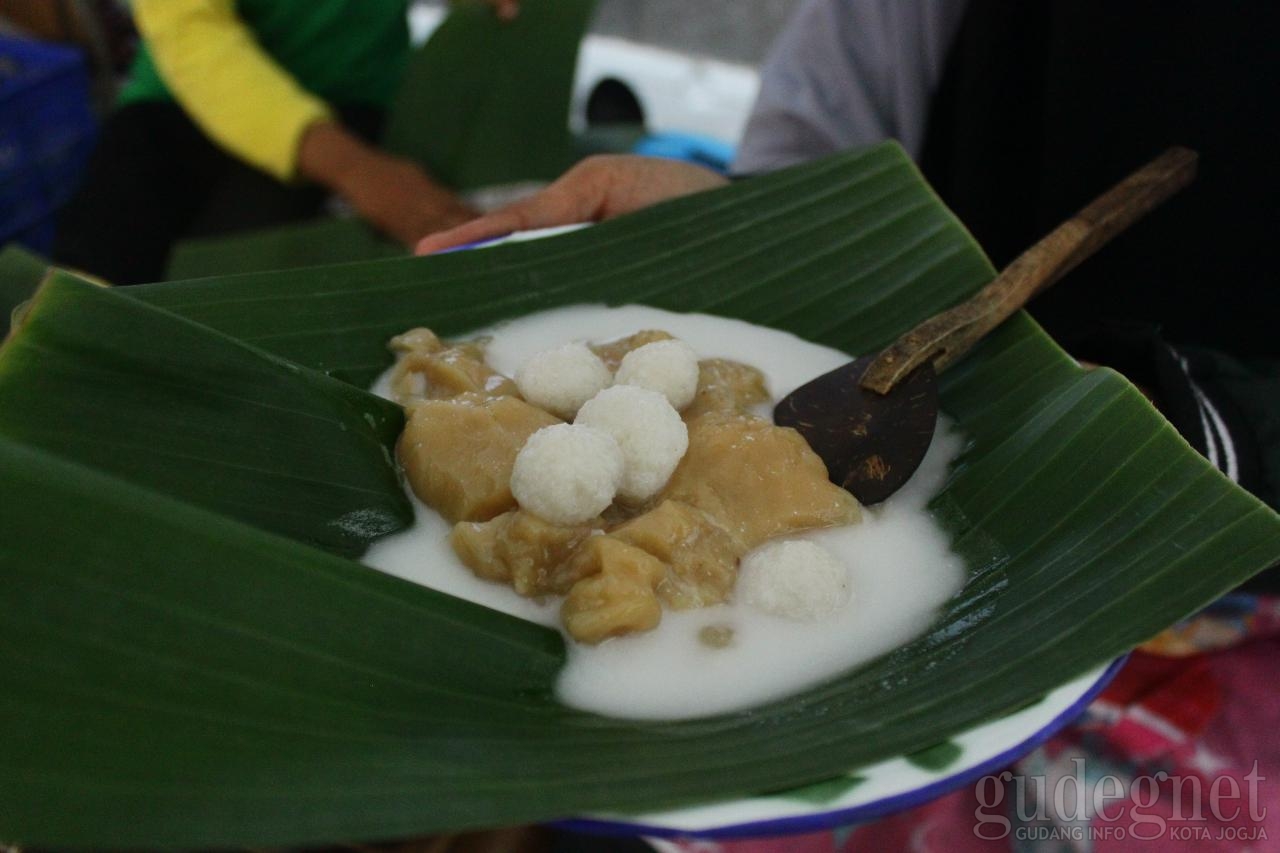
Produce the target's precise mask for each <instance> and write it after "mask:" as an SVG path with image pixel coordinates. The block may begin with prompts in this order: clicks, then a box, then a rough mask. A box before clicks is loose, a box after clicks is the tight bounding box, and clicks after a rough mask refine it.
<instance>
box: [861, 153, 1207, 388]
mask: <svg viewBox="0 0 1280 853" xmlns="http://www.w3.org/2000/svg"><path fill="white" fill-rule="evenodd" d="M1196 159H1197V157H1196V152H1194V151H1191V150H1190V149H1187V148H1170V149H1169V150H1168V151H1166V152H1164V153H1163V154H1161V155H1160V156H1159V157H1157V158H1156V159H1154V160H1152V161H1151V162H1150V163H1148V164H1147V165H1145V166H1143V167H1142V168H1141V169H1139V170H1138V171H1136V172H1134V173H1133V174H1132V175H1130V176H1129V177H1127V178H1125V179H1124V180H1123V181H1121V182H1120V183H1118V184H1116V185H1115V186H1114V187H1112V188H1111V189H1109V190H1107V191H1106V192H1105V193H1103V194H1102V195H1100V196H1099V197H1098V198H1096V199H1094V201H1093V202H1092V203H1090V204H1089V206H1088V207H1086V208H1084V209H1083V210H1081V211H1080V212H1079V213H1077V214H1076V215H1075V216H1073V217H1071V218H1070V219H1068V220H1067V221H1066V222H1064V223H1062V224H1061V225H1059V226H1058V227H1057V228H1055V229H1054V230H1053V231H1051V232H1050V233H1049V234H1048V235H1047V236H1046V237H1044V239H1042V240H1040V242H1038V243H1036V244H1035V245H1034V246H1032V247H1031V248H1030V249H1028V250H1027V251H1025V252H1023V253H1022V254H1021V255H1019V256H1018V257H1017V259H1016V260H1014V262H1013V263H1011V264H1009V266H1007V267H1006V268H1005V270H1004V272H1002V273H1000V275H998V276H996V278H995V280H994V281H992V282H991V283H990V284H988V285H987V286H986V287H984V288H982V290H980V291H978V292H977V293H976V294H975V295H974V296H973V297H972V298H970V299H968V300H967V301H965V302H961V303H960V304H959V305H956V306H955V307H954V308H950V309H948V310H947V311H944V312H943V313H941V314H938V315H935V316H934V317H931V318H930V319H928V320H925V321H924V322H923V323H921V324H920V325H918V326H916V327H915V328H914V329H912V330H911V331H909V332H907V333H906V334H904V335H903V336H902V337H900V338H898V339H897V340H896V341H894V342H893V343H892V344H890V345H889V346H888V347H886V348H885V349H884V350H883V351H882V352H881V353H880V355H879V356H878V357H877V358H876V360H875V361H873V362H872V363H871V365H870V366H868V368H867V371H866V373H864V374H863V375H862V380H861V384H862V387H863V388H867V389H869V390H872V391H876V392H878V393H880V394H887V393H889V391H891V390H892V389H893V388H894V386H896V385H897V384H898V383H899V382H901V381H902V380H903V379H904V378H905V377H906V376H908V375H909V374H910V373H911V372H912V371H914V370H915V369H916V368H917V367H920V366H921V365H922V364H924V363H925V362H927V361H932V362H933V366H934V369H935V370H937V371H938V372H942V371H943V370H945V369H946V368H947V367H948V366H950V365H951V364H953V363H954V362H955V361H956V360H957V359H959V358H960V356H962V355H964V354H965V353H966V352H968V351H969V349H970V348H971V347H972V346H973V345H974V344H976V343H977V342H978V341H979V340H981V339H982V337H983V336H984V335H986V334H987V333H988V332H990V331H991V330H992V329H994V328H995V327H996V326H998V325H1000V324H1001V323H1003V322H1004V321H1005V320H1007V319H1008V318H1009V316H1010V315H1012V314H1013V313H1014V312H1015V311H1017V310H1018V309H1019V308H1021V307H1022V306H1023V305H1026V304H1027V302H1028V301H1029V300H1030V299H1031V297H1033V296H1035V295H1036V294H1037V293H1039V292H1040V291H1041V290H1044V289H1045V288H1047V287H1049V285H1051V284H1053V283H1054V282H1056V281H1057V280H1058V279H1060V278H1062V276H1064V275H1066V274H1067V273H1068V272H1069V271H1071V270H1072V269H1074V268H1075V266H1076V265H1077V264H1079V263H1080V262H1081V261H1083V260H1084V259H1085V258H1087V257H1089V256H1090V255H1092V254H1093V253H1094V252H1096V251H1097V250H1098V249H1100V248H1101V247H1102V246H1103V245H1105V244H1106V243H1107V242H1109V241H1110V240H1111V238H1112V237H1114V236H1116V235H1117V234H1119V233H1120V232H1121V231H1124V230H1125V229H1126V228H1128V227H1129V226H1130V225H1132V224H1133V223H1135V222H1137V221H1138V220H1139V219H1141V218H1142V217H1143V216H1145V215H1146V214H1147V213H1148V212H1149V211H1150V210H1152V209H1153V208H1155V207H1156V206H1157V205H1159V204H1160V203H1161V202H1163V201H1164V200H1165V199H1167V198H1169V196H1171V195H1173V194H1174V193H1175V192H1177V191H1178V190H1180V189H1182V188H1183V187H1185V186H1186V185H1187V184H1189V183H1191V181H1192V179H1193V178H1195V174H1196Z"/></svg>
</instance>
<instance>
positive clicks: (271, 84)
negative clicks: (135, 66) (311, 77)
mask: <svg viewBox="0 0 1280 853" xmlns="http://www.w3.org/2000/svg"><path fill="white" fill-rule="evenodd" d="M133 14H134V19H135V21H136V22H137V26H138V30H139V32H140V33H141V34H142V36H143V37H144V38H145V39H146V40H147V46H148V48H149V49H150V51H151V56H152V59H153V60H154V61H155V64H156V68H157V69H158V70H159V72H160V76H161V77H162V78H163V79H164V82H165V85H166V86H168V87H169V90H170V92H172V93H173V97H174V98H175V100H177V102H178V103H179V104H181V106H182V108H183V109H184V110H186V112H187V114H188V115H190V116H191V119H192V120H193V121H194V122H195V123H196V124H197V125H198V126H199V127H200V129H201V130H203V131H204V132H205V134H207V135H208V136H209V138H210V139H212V140H213V141H214V142H216V143H217V144H218V145H220V146H221V147H222V148H224V149H225V150H227V151H228V152H230V153H231V154H232V155H234V156H236V157H238V158H240V159H241V160H244V161H245V162H247V163H249V164H250V165H253V166H256V167H258V168H259V169H262V170H264V171H266V172H268V173H270V174H271V175H274V176H275V177H276V178H279V179H280V180H282V181H285V180H291V179H292V178H293V177H294V176H295V175H296V173H297V166H298V146H299V144H300V142H301V140H302V136H303V133H304V132H305V131H306V129H307V128H308V127H309V126H310V125H311V124H312V123H314V122H316V121H318V120H321V119H325V118H328V117H329V116H330V112H329V108H328V107H327V106H326V105H325V103H324V101H322V100H320V99H319V98H317V97H315V96H314V95H312V94H311V93H309V92H307V91H306V90H305V89H303V88H302V87H301V86H300V85H298V82H297V81H296V80H294V79H293V77H292V76H290V75H289V73H288V72H286V71H285V70H284V69H283V68H281V67H280V66H279V65H278V64H277V63H276V62H275V61H274V60H273V59H272V58H271V57H270V56H268V55H267V54H266V53H265V52H264V51H263V50H262V47H261V46H260V45H259V44H258V42H257V40H256V39H255V38H254V35H253V32H252V31H251V30H250V29H249V28H248V27H247V26H246V25H245V23H244V21H243V20H241V19H240V17H239V16H237V15H236V13H235V8H234V0H133Z"/></svg>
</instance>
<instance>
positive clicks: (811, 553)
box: [736, 539, 853, 622]
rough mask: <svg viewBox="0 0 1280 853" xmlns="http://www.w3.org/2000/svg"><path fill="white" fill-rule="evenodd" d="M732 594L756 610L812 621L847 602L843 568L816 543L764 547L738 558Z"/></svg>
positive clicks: (790, 541)
mask: <svg viewBox="0 0 1280 853" xmlns="http://www.w3.org/2000/svg"><path fill="white" fill-rule="evenodd" d="M736 595H738V596H740V597H741V598H742V600H743V601H745V602H746V603H747V604H749V605H751V606H752V607H755V608H756V609H757V610H763V611H765V612H766V613H772V614H774V615H775V616H783V617H786V618H787V619H794V620H796V621H800V622H813V621H816V620H818V619H821V618H822V617H824V616H828V615H830V614H832V613H834V612H836V611H837V610H839V609H840V608H842V607H844V606H845V605H846V604H848V603H849V599H850V598H851V597H852V595H853V591H852V588H851V586H850V583H849V569H848V568H847V567H846V566H845V565H844V564H842V563H841V562H840V561H839V560H838V559H836V557H835V555H833V554H832V553H831V552H830V551H828V550H827V549H826V548H823V547H822V546H821V545H819V544H817V543H816V542H810V541H808V540H805V539H783V540H779V541H775V542H768V543H765V544H764V545H761V546H760V547H759V548H757V549H755V550H754V551H752V552H751V553H750V554H748V555H747V556H746V557H744V558H743V559H742V564H741V566H740V567H739V569H738V586H737V592H736Z"/></svg>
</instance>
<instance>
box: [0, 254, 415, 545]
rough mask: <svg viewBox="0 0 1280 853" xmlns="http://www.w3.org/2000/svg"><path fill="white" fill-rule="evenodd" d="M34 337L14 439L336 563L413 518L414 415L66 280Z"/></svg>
mask: <svg viewBox="0 0 1280 853" xmlns="http://www.w3.org/2000/svg"><path fill="white" fill-rule="evenodd" d="M21 328H22V333H21V334H19V335H17V336H15V338H14V339H13V340H12V341H10V342H9V343H8V344H7V345H6V346H5V348H4V350H3V356H2V357H0V435H4V436H5V437H7V438H9V439H12V440H15V441H18V442H21V443H23V444H26V445H28V446H32V447H40V448H44V449H46V450H49V451H51V452H53V453H56V454H59V455H62V456H65V457H67V458H71V459H76V460H78V461H81V462H84V463H86V464H89V465H92V466H94V467H95V468H98V469H100V470H102V471H105V472H108V473H111V474H115V475H116V476H119V477H122V478H126V479H128V480H129V481H131V482H133V483H136V484H139V485H145V486H148V487H150V488H152V489H155V490H158V491H161V492H164V493H166V494H171V495H174V496H176V497H179V498H181V499H183V500H188V501H191V502H194V503H197V504H199V505H201V506H204V507H208V508H209V509H212V510H214V511H217V512H221V513H224V514H226V515H228V516H231V517H233V518H242V519H245V520H247V521H250V522H252V523H256V524H258V525H260V526H262V527H264V528H266V529H268V530H273V531H276V532H278V533H281V534H283V535H286V536H291V537H293V538H295V539H299V540H301V541H303V542H309V543H311V544H313V545H316V546H319V547H323V548H327V549H329V550H332V551H335V552H337V553H343V554H350V555H359V554H360V553H362V552H363V551H364V548H365V546H366V545H367V544H368V543H369V541H371V540H372V539H374V538H376V537H377V536H380V535H382V534H384V533H387V532H389V531H392V530H397V529H399V528H401V527H403V526H404V525H405V524H406V523H407V522H408V521H409V520H410V519H412V517H413V511H412V510H411V509H410V507H409V504H408V500H407V499H406V498H405V496H404V495H403V494H402V493H401V490H400V481H399V474H398V472H397V470H396V467H395V463H394V461H393V459H392V456H391V453H390V452H389V450H388V447H389V446H390V445H391V444H392V443H393V442H394V441H395V439H396V436H397V435H398V434H399V432H400V430H401V429H403V427H404V415H403V413H402V412H401V410H400V407H399V406H396V405H394V404H392V403H388V402H386V401H385V400H380V399H378V398H375V397H372V396H370V395H368V394H365V393H363V392H362V391H360V390H359V389H356V388H353V387H352V386H350V385H348V384H347V383H345V382H339V381H337V380H335V379H332V378H330V377H328V376H325V375H324V374H322V373H317V372H315V371H311V370H307V369H305V368H300V367H298V366H297V365H295V364H292V363H290V362H286V361H283V360H282V359H279V358H277V357H275V356H272V355H270V354H267V353H263V352H260V351H257V350H255V349H254V348H253V347H250V346H247V345H245V344H243V343H240V342H239V341H236V340H234V339H232V338H229V337H227V336H226V335H223V334H221V333H220V332H215V331H213V330H212V329H208V328H206V327H204V326H200V325H197V324H195V323H192V322H191V321H189V320H185V319H183V318H181V317H178V316H176V315H174V314H170V313H169V312H167V311H161V310H159V309H157V308H153V307H151V306H149V305H147V304H145V303H142V302H138V301H137V300H133V299H129V298H128V297H126V296H124V295H122V292H121V291H118V290H114V291H113V290H110V289H107V288H103V287H99V286H97V285H94V284H90V283H88V282H85V281H81V280H78V279H77V278H76V277H75V276H73V275H71V274H70V273H66V272H63V271H60V270H55V271H54V273H53V275H52V276H50V278H49V280H48V281H46V282H45V284H44V285H43V286H42V287H41V288H40V290H39V292H38V294H37V296H36V298H35V300H34V302H33V304H32V306H31V308H30V311H29V313H28V314H27V315H26V317H25V319H24V320H23V323H22V327H21ZM125 330H129V337H125V336H124V335H123V334H122V332H124V331H125ZM130 338H131V339H132V341H133V344H134V345H133V346H131V347H130V350H131V353H132V354H131V355H130V356H129V357H127V358H122V355H123V354H124V350H122V349H121V345H122V344H124V343H125V342H126V341H129V340H130ZM139 342H145V345H144V346H138V345H137V344H138V343H139ZM246 426H251V431H249V432H246Z"/></svg>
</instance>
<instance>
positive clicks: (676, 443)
mask: <svg viewBox="0 0 1280 853" xmlns="http://www.w3.org/2000/svg"><path fill="white" fill-rule="evenodd" d="M574 423H575V424H581V425H583V426H589V427H594V428H596V429H598V430H600V431H601V432H604V433H607V434H608V435H610V436H611V437H612V438H613V440H614V441H616V442H617V443H618V447H620V448H622V458H623V460H624V462H625V465H624V468H623V473H622V485H621V486H620V487H619V488H618V494H619V495H620V496H621V497H623V498H624V499H626V500H628V501H631V502H638V501H643V500H646V499H647V498H651V497H653V496H654V495H655V494H657V493H658V492H659V491H660V490H661V489H662V487H663V486H665V485H666V484H667V480H669V479H671V472H673V471H675V470H676V465H678V464H679V463H680V460H681V458H683V457H684V452H685V451H686V450H688V449H689V430H688V428H687V427H686V426H685V425H684V421H682V420H680V413H679V412H677V411H676V410H675V409H674V408H672V406H671V403H669V402H668V401H667V398H666V397H664V396H663V395H661V394H659V393H658V392H657V391H650V390H648V389H647V388H640V387H637V386H635V385H615V386H613V387H612V388H606V389H605V390H603V391H601V392H600V393H599V394H597V395H595V396H594V397H592V398H591V399H590V400H588V401H587V402H586V403H585V404H584V405H583V406H582V408H581V409H580V410H579V411H578V417H577V419H576V420H575V421H574Z"/></svg>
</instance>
